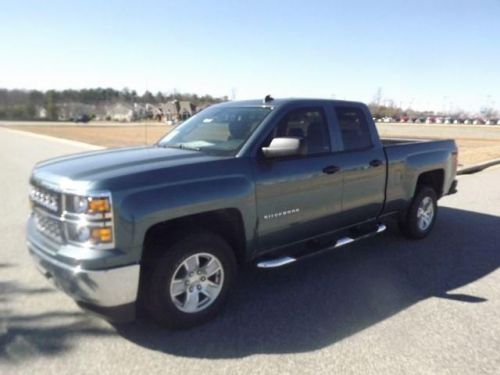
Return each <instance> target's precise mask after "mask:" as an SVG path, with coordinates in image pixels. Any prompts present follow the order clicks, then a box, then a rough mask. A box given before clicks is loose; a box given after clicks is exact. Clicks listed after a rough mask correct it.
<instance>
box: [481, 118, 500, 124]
mask: <svg viewBox="0 0 500 375" xmlns="http://www.w3.org/2000/svg"><path fill="white" fill-rule="evenodd" d="M499 121H500V120H498V119H496V118H490V119H489V120H486V124H485V125H497V124H498V122H499Z"/></svg>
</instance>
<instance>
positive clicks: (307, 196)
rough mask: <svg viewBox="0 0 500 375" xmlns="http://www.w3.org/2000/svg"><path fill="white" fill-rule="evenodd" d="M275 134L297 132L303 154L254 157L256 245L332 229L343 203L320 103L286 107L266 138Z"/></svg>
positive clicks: (294, 134)
mask: <svg viewBox="0 0 500 375" xmlns="http://www.w3.org/2000/svg"><path fill="white" fill-rule="evenodd" d="M276 137H298V138H300V139H301V140H302V142H303V145H304V155H303V156H298V157H292V158H281V159H279V158H278V159H273V160H268V159H264V158H263V157H261V158H259V159H258V160H256V161H255V180H256V198H257V214H258V224H257V232H258V233H257V235H258V238H259V250H260V251H266V250H270V249H274V248H277V247H280V246H282V245H290V244H293V243H294V242H297V241H301V240H304V239H307V238H312V237H314V236H317V235H319V234H322V233H324V232H328V231H331V230H333V229H335V227H336V226H337V225H338V223H337V220H338V215H339V214H340V212H341V209H342V204H341V203H342V171H340V170H337V169H336V168H335V166H336V163H335V161H336V159H337V157H336V156H335V155H334V154H333V153H332V150H331V141H330V134H329V128H328V123H327V119H326V116H325V111H324V108H323V106H317V107H304V108H298V109H293V110H290V111H289V112H288V113H287V114H285V115H284V116H283V118H282V119H281V120H280V121H278V124H277V125H276V127H275V129H274V130H273V132H272V134H271V135H270V136H269V138H268V140H267V141H266V143H267V144H268V143H269V142H270V141H271V140H272V139H273V138H276ZM266 143H265V144H263V146H267V144H266Z"/></svg>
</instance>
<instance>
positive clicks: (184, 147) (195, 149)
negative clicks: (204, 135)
mask: <svg viewBox="0 0 500 375" xmlns="http://www.w3.org/2000/svg"><path fill="white" fill-rule="evenodd" d="M159 146H161V147H167V148H178V149H180V150H189V151H201V148H199V147H190V146H186V145H185V144H183V143H178V144H176V145H162V144H159Z"/></svg>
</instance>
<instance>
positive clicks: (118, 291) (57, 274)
mask: <svg viewBox="0 0 500 375" xmlns="http://www.w3.org/2000/svg"><path fill="white" fill-rule="evenodd" d="M28 249H29V252H30V254H31V256H32V257H33V259H34V261H35V264H36V266H37V268H38V269H39V271H40V272H41V273H42V275H44V276H45V277H46V278H47V279H48V280H49V281H51V282H52V283H53V284H54V285H55V286H56V287H57V288H58V289H60V290H62V291H63V292H64V293H66V294H67V295H69V296H70V297H71V298H73V299H74V300H75V301H77V302H81V303H83V304H84V305H93V306H96V307H100V308H104V309H106V308H114V307H119V306H124V305H130V304H134V303H135V301H136V299H137V293H138V289H139V273H140V266H139V265H138V264H134V265H130V266H125V267H117V268H111V269H107V270H99V271H93V270H85V269H82V268H81V267H80V266H70V265H67V264H64V263H62V262H60V261H58V260H56V259H53V258H52V257H51V256H50V255H47V254H46V253H45V252H43V250H41V249H38V248H37V246H36V244H34V243H32V242H28ZM90 310H92V309H91V308H90ZM101 310H102V309H101ZM103 315H105V314H103Z"/></svg>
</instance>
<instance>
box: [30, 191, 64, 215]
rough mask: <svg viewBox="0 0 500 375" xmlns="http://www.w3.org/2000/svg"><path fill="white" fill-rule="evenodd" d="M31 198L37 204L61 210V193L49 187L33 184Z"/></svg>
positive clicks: (50, 209)
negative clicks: (50, 189) (48, 188)
mask: <svg viewBox="0 0 500 375" xmlns="http://www.w3.org/2000/svg"><path fill="white" fill-rule="evenodd" d="M30 199H31V201H32V202H33V204H35V205H39V206H42V207H44V208H46V209H48V210H49V211H51V212H54V213H57V212H59V206H60V195H59V194H58V193H55V192H52V191H49V190H47V189H44V188H41V187H38V186H31V191H30Z"/></svg>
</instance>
